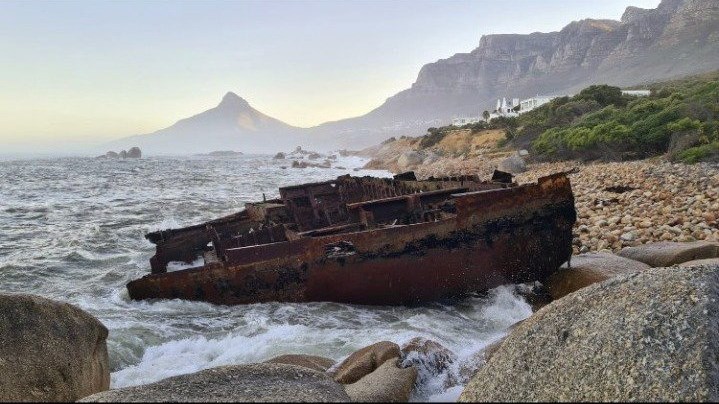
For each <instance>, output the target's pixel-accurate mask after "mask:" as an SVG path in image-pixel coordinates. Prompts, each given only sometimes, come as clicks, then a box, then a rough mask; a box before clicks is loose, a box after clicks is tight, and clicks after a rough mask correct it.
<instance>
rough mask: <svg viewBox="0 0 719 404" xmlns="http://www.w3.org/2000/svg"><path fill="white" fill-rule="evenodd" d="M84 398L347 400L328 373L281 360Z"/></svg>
mask: <svg viewBox="0 0 719 404" xmlns="http://www.w3.org/2000/svg"><path fill="white" fill-rule="evenodd" d="M81 401H82V402H118V401H119V402H172V401H175V402H207V401H214V402H237V401H253V402H257V401H264V402H287V401H291V402H317V401H319V402H347V401H349V396H348V395H347V393H345V391H344V389H343V388H342V385H340V384H338V383H336V382H335V381H334V380H332V378H331V377H330V376H328V375H327V374H326V373H322V372H317V371H314V370H310V369H307V368H304V367H301V366H296V365H286V364H280V363H253V364H249V365H236V366H222V367H217V368H212V369H206V370H203V371H200V372H197V373H191V374H187V375H180V376H175V377H170V378H167V379H164V380H160V381H159V382H156V383H152V384H146V385H142V386H134V387H125V388H121V389H115V390H109V391H106V392H103V393H98V394H94V395H92V396H90V397H87V398H85V399H83V400H81Z"/></svg>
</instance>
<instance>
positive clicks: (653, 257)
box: [618, 241, 719, 267]
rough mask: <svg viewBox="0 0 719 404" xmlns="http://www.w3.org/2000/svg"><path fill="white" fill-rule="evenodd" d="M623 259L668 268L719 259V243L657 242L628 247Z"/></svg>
mask: <svg viewBox="0 0 719 404" xmlns="http://www.w3.org/2000/svg"><path fill="white" fill-rule="evenodd" d="M618 254H619V255H620V256H622V257H626V258H630V259H633V260H636V261H641V262H644V263H645V264H648V265H649V266H652V267H668V266H671V265H675V264H681V263H682V262H687V261H693V260H698V259H705V258H718V257H719V243H713V242H706V241H695V242H688V243H673V242H656V243H650V244H644V245H641V246H637V247H626V248H624V249H622V250H621V251H619V253H618Z"/></svg>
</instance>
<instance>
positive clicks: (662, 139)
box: [513, 75, 719, 161]
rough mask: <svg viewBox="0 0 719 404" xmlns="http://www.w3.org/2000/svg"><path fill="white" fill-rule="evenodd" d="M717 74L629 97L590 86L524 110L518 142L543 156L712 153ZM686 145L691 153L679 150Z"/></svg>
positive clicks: (717, 132)
mask: <svg viewBox="0 0 719 404" xmlns="http://www.w3.org/2000/svg"><path fill="white" fill-rule="evenodd" d="M718 100H719V75H715V76H712V77H711V78H706V77H702V78H697V79H694V80H686V81H681V82H677V83H670V84H665V85H663V86H662V87H661V88H659V89H656V88H655V89H653V91H652V95H651V96H649V97H642V98H631V97H626V96H623V95H622V94H621V90H620V89H619V88H617V87H611V86H605V85H600V86H591V87H588V88H586V89H584V90H582V91H581V92H580V93H579V94H578V95H576V96H574V97H572V98H568V97H562V98H557V99H555V100H553V101H552V102H550V103H548V104H546V105H544V106H542V107H540V108H537V109H536V110H534V111H530V112H528V113H526V114H523V115H520V117H519V120H518V126H519V127H520V130H519V131H518V135H517V140H513V141H516V142H519V141H524V142H525V143H526V142H527V140H526V139H529V142H530V143H531V147H532V148H533V149H534V151H535V152H536V155H537V156H538V157H539V158H542V157H544V158H545V159H547V158H549V159H563V158H580V159H605V160H613V159H626V158H641V157H648V156H652V155H656V154H661V153H666V152H669V156H670V157H671V158H674V157H676V158H679V159H680V160H682V161H684V160H686V161H694V160H695V159H702V158H714V157H713V156H714V154H713V152H712V150H714V149H713V148H712V147H709V144H713V143H714V142H719V122H718V121H719V102H717V101H718ZM683 151H686V152H687V153H685V154H681V152H683Z"/></svg>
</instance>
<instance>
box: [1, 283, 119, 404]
mask: <svg viewBox="0 0 719 404" xmlns="http://www.w3.org/2000/svg"><path fill="white" fill-rule="evenodd" d="M106 339H107V328H105V326H104V325H102V323H100V322H99V321H98V320H97V319H96V318H95V317H93V316H91V315H90V314H88V313H86V312H84V311H83V310H81V309H79V308H77V307H75V306H73V305H70V304H67V303H60V302H55V301H52V300H49V299H45V298H42V297H39V296H31V295H8V294H0V401H75V400H77V399H79V398H82V397H85V396H88V395H90V394H93V393H97V392H99V391H103V390H107V389H108V387H109V386H110V367H109V363H108V357H107V344H106Z"/></svg>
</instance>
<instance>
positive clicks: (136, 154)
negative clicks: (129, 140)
mask: <svg viewBox="0 0 719 404" xmlns="http://www.w3.org/2000/svg"><path fill="white" fill-rule="evenodd" d="M141 157H142V151H141V150H140V148H139V147H131V148H130V150H128V151H127V158H131V159H139V158H141Z"/></svg>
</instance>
